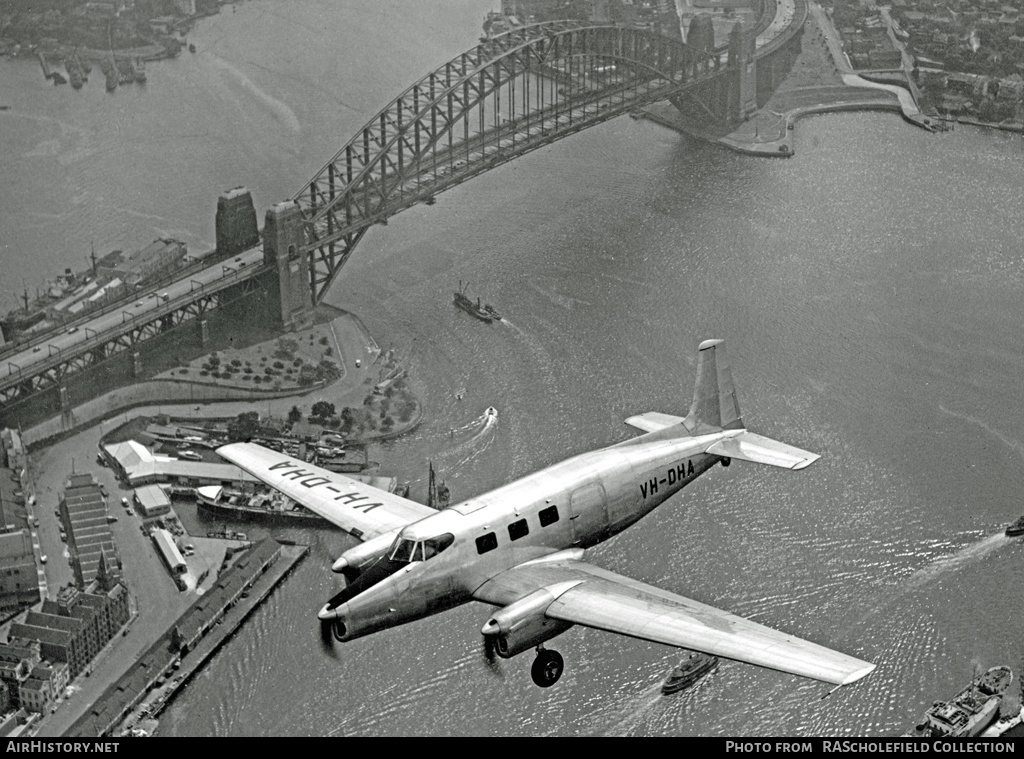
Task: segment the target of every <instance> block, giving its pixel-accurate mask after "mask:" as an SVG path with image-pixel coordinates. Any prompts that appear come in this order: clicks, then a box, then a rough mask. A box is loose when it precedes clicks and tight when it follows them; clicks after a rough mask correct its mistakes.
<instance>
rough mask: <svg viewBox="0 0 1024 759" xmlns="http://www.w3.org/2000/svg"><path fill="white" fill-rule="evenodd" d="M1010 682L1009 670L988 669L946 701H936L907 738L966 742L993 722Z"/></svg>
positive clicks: (1011, 677) (1011, 673)
mask: <svg viewBox="0 0 1024 759" xmlns="http://www.w3.org/2000/svg"><path fill="white" fill-rule="evenodd" d="M1012 681H1013V672H1012V671H1011V670H1010V668H1009V667H992V669H990V670H988V671H987V672H985V673H984V674H983V675H981V676H980V677H976V678H975V679H974V680H972V681H971V684H970V685H968V686H967V687H966V688H964V689H963V690H962V691H960V692H959V693H957V694H956V695H955V696H954V697H953V698H951V699H950V700H949V701H936V702H935V703H934V704H932V705H931V706H930V707H929V708H928V710H927V711H926V712H925V713H924V721H923V722H921V724H919V725H916V726H915V727H914V729H913V731H911V732H910V733H908V734H907V737H912V738H970V737H972V736H975V735H978V734H980V733H981V732H982V731H983V730H984V729H985V728H986V727H988V726H989V725H990V724H991V723H992V722H994V721H995V719H996V717H997V716H998V715H999V707H1000V704H1001V703H1002V700H1003V694H1004V693H1005V692H1006V689H1007V688H1008V687H1009V686H1010V683H1011V682H1012Z"/></svg>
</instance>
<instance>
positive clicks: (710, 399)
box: [684, 340, 743, 435]
mask: <svg viewBox="0 0 1024 759" xmlns="http://www.w3.org/2000/svg"><path fill="white" fill-rule="evenodd" d="M684 424H685V425H686V428H687V429H688V430H689V431H690V432H691V434H695V435H696V434H703V433H706V432H714V431H717V430H722V429H726V430H735V429H743V418H742V417H741V416H740V404H739V401H738V400H737V398H736V388H735V386H734V385H733V382H732V369H731V367H730V366H729V361H728V359H727V358H726V354H725V344H724V341H723V340H705V341H704V342H702V343H701V344H700V347H699V348H698V349H697V379H696V383H695V385H694V390H693V403H692V404H691V406H690V413H688V414H687V415H686V419H685V420H684Z"/></svg>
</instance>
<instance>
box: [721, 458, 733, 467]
mask: <svg viewBox="0 0 1024 759" xmlns="http://www.w3.org/2000/svg"><path fill="white" fill-rule="evenodd" d="M731 463H732V459H731V458H729V457H728V456H726V457H725V458H723V459H722V466H729V464H731Z"/></svg>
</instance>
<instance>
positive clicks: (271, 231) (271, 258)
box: [263, 200, 313, 331]
mask: <svg viewBox="0 0 1024 759" xmlns="http://www.w3.org/2000/svg"><path fill="white" fill-rule="evenodd" d="M303 234H304V232H303V220H302V212H301V210H300V209H299V206H298V204H296V203H295V201H293V200H288V201H284V202H282V203H278V204H277V205H275V206H273V207H272V208H270V209H269V210H268V211H267V215H266V218H265V221H264V225H263V262H264V264H267V265H269V266H273V267H274V270H275V271H276V272H277V282H278V302H279V303H280V308H281V311H280V315H281V323H282V324H283V325H284V327H285V329H287V330H289V331H295V330H299V329H304V328H306V327H308V326H310V325H311V324H312V323H313V299H312V297H311V286H310V283H311V279H310V273H309V266H310V262H309V256H308V255H303V254H302V252H301V250H302V245H303V242H304V236H303Z"/></svg>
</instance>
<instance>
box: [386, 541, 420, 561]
mask: <svg viewBox="0 0 1024 759" xmlns="http://www.w3.org/2000/svg"><path fill="white" fill-rule="evenodd" d="M415 549H416V543H415V542H414V541H412V540H406V539H405V538H401V537H399V538H398V539H397V540H395V547H394V548H393V549H391V561H413V558H412V557H413V551H414V550H415Z"/></svg>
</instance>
